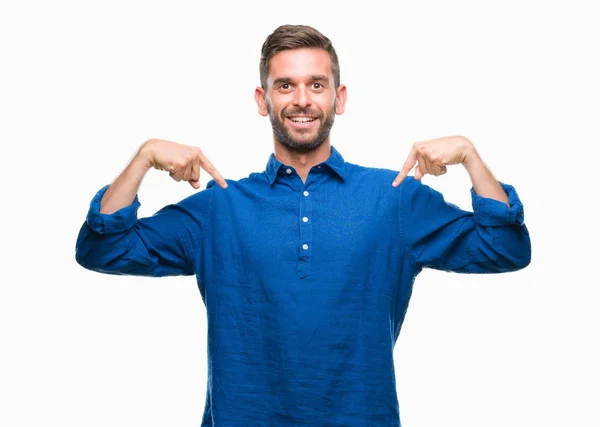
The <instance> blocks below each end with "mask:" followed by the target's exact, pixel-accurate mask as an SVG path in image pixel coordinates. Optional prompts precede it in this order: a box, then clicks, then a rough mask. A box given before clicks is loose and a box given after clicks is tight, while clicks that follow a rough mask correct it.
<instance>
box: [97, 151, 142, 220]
mask: <svg viewBox="0 0 600 427" xmlns="http://www.w3.org/2000/svg"><path fill="white" fill-rule="evenodd" d="M151 167H152V166H151V162H150V161H149V157H148V155H147V149H146V143H145V144H143V145H142V146H141V147H140V149H139V150H138V152H137V153H136V154H135V156H134V157H133V159H132V160H131V162H129V164H128V165H127V167H126V168H125V169H124V170H123V172H121V174H120V175H119V176H118V177H117V179H115V180H114V181H113V182H112V183H111V184H110V186H109V187H108V189H107V190H106V192H105V193H104V196H103V197H102V200H101V201H100V213H103V214H112V213H115V212H116V211H118V210H119V209H122V208H124V207H126V206H129V205H131V203H133V201H134V199H135V196H136V194H137V192H138V191H139V189H140V185H141V184H142V180H143V179H144V176H146V173H147V172H148V171H149V170H150V169H151Z"/></svg>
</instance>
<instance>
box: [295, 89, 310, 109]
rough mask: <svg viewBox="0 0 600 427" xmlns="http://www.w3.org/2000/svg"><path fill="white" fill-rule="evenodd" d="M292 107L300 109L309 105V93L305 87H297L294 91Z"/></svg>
mask: <svg viewBox="0 0 600 427" xmlns="http://www.w3.org/2000/svg"><path fill="white" fill-rule="evenodd" d="M294 105H297V106H298V107H300V108H304V107H306V106H308V105H310V93H309V91H308V89H307V88H306V86H305V85H298V87H297V88H296V90H295V91H294Z"/></svg>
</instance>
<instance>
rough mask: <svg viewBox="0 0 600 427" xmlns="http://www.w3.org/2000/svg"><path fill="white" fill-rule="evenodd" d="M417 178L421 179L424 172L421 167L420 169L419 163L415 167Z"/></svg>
mask: <svg viewBox="0 0 600 427" xmlns="http://www.w3.org/2000/svg"><path fill="white" fill-rule="evenodd" d="M414 178H415V179H421V178H423V174H422V173H421V169H419V166H418V165H417V167H416V168H415V176H414Z"/></svg>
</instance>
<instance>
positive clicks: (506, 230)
mask: <svg viewBox="0 0 600 427" xmlns="http://www.w3.org/2000/svg"><path fill="white" fill-rule="evenodd" d="M501 184H502V183H501ZM401 187H404V189H403V191H402V194H401V202H400V203H401V205H402V206H401V224H402V227H401V229H402V231H403V235H404V236H403V237H404V240H405V243H406V245H407V250H408V253H409V254H410V256H411V257H412V259H413V261H414V263H415V265H417V266H418V267H420V268H425V267H428V268H434V269H439V270H449V271H456V272H463V273H495V272H505V271H514V270H518V269H521V268H524V267H525V266H526V265H528V264H529V262H530V258H531V244H530V240H529V233H528V231H527V228H526V227H525V225H524V223H523V205H522V204H521V201H520V200H519V198H518V195H517V193H516V191H515V190H514V188H513V187H512V186H510V185H506V184H502V187H503V188H504V190H505V191H506V192H507V195H508V196H509V202H510V205H511V208H510V209H509V208H508V206H506V204H504V203H502V202H499V201H497V200H493V199H488V198H483V197H480V196H478V195H477V194H476V193H475V192H474V190H473V189H471V195H472V202H473V210H474V211H473V212H469V211H465V210H462V209H460V208H458V207H457V206H456V205H453V204H451V203H448V202H446V201H445V200H444V197H443V195H442V194H441V193H440V192H438V191H436V190H434V189H433V188H431V187H429V186H427V185H425V184H423V183H422V182H421V181H420V180H415V179H414V178H412V177H407V178H406V179H405V182H403V184H402V185H401Z"/></svg>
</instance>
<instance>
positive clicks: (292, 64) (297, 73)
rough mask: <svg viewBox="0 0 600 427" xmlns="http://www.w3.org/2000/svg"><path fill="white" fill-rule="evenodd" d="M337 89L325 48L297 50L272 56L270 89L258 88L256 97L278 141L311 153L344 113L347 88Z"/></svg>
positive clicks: (290, 148)
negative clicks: (335, 120) (336, 119)
mask: <svg viewBox="0 0 600 427" xmlns="http://www.w3.org/2000/svg"><path fill="white" fill-rule="evenodd" d="M337 89H338V90H337V91H336V88H335V87H334V79H333V74H332V72H331V60H330V58H329V54H328V53H327V52H326V51H325V50H323V49H315V48H302V49H293V50H286V51H283V52H279V53H278V54H276V55H275V56H273V57H272V58H271V62H270V67H269V76H268V79H267V88H266V91H263V90H262V88H257V94H256V100H257V103H258V105H259V113H260V114H262V115H263V116H266V115H267V114H268V115H269V119H270V121H271V125H272V126H273V134H274V135H275V138H276V139H277V141H279V143H280V144H281V145H283V146H284V147H286V148H287V149H289V150H290V151H295V152H308V151H311V150H314V149H316V148H318V147H319V146H320V145H321V144H323V142H325V141H326V140H327V138H328V137H329V132H330V130H331V127H332V126H333V122H334V118H335V115H336V114H342V113H343V112H344V104H345V100H346V98H345V97H346V88H345V87H344V86H343V85H340V87H339V88H337Z"/></svg>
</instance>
